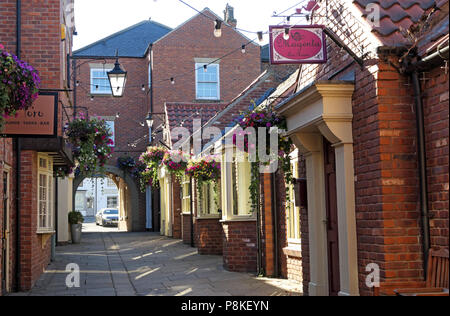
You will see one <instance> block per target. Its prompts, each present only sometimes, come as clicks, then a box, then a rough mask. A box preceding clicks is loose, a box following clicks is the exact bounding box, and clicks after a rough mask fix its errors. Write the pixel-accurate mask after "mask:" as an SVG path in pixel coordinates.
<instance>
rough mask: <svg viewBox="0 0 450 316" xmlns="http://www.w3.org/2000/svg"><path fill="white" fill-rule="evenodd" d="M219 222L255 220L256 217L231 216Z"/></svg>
mask: <svg viewBox="0 0 450 316" xmlns="http://www.w3.org/2000/svg"><path fill="white" fill-rule="evenodd" d="M220 222H221V223H227V222H256V218H255V217H254V216H246V217H233V218H228V219H223V220H221V221H220Z"/></svg>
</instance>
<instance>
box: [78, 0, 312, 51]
mask: <svg viewBox="0 0 450 316" xmlns="http://www.w3.org/2000/svg"><path fill="white" fill-rule="evenodd" d="M184 1H185V2H187V3H188V4H190V5H191V6H193V7H194V8H196V9H198V10H202V9H204V8H205V7H208V8H210V9H211V10H212V11H214V12H215V13H216V14H217V15H219V16H220V17H223V11H224V10H225V6H226V4H227V3H229V4H230V5H231V6H232V7H234V15H235V18H236V19H237V21H238V25H237V27H238V28H242V29H245V30H249V31H254V32H258V31H268V30H269V25H272V24H278V23H280V22H283V18H279V17H277V18H272V15H273V14H274V11H275V12H277V13H281V12H282V11H284V10H286V9H288V8H290V7H292V6H294V8H293V9H291V10H289V11H287V12H286V13H285V14H287V13H289V14H292V13H294V12H295V6H296V4H300V3H301V4H303V2H306V0H303V1H301V0H277V1H273V0H184ZM195 14H197V12H195V11H194V10H193V9H191V8H189V7H188V6H186V5H184V4H183V3H181V2H180V1H179V0H75V25H76V29H77V32H78V35H77V36H75V38H74V50H77V49H79V48H82V47H84V46H86V45H89V44H91V43H93V42H96V41H98V40H100V39H102V38H104V37H107V36H108V35H111V34H113V33H115V32H118V31H121V30H123V29H125V28H127V27H129V26H132V25H134V24H137V23H139V22H141V21H143V20H147V19H150V18H151V19H152V20H153V21H156V22H159V23H161V24H164V25H167V26H169V27H171V28H175V27H177V26H178V25H180V24H181V23H183V22H184V21H186V20H188V19H189V18H191V17H192V16H194V15H195ZM296 19H297V20H298V19H300V18H296ZM291 22H292V23H295V22H296V20H295V19H292V20H291ZM244 35H246V36H247V37H250V38H252V39H253V38H255V37H256V35H255V34H249V33H244ZM264 43H268V36H267V35H266V36H265V37H264Z"/></svg>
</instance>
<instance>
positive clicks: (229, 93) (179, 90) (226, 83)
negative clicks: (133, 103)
mask: <svg viewBox="0 0 450 316" xmlns="http://www.w3.org/2000/svg"><path fill="white" fill-rule="evenodd" d="M206 14H209V15H211V13H209V12H208V11H206ZM211 16H212V15H211ZM213 29H214V22H213V21H211V20H210V19H208V18H206V17H204V16H202V15H198V16H196V17H194V18H193V19H191V20H189V21H188V22H187V23H185V24H184V25H183V26H182V27H181V28H179V29H177V30H174V31H173V32H171V33H170V34H168V35H167V36H166V37H164V38H162V39H160V40H159V41H157V42H156V43H155V44H154V45H153V58H154V61H153V85H154V112H164V103H165V102H194V103H195V102H202V101H199V100H196V92H195V60H194V58H213V59H218V58H220V57H222V56H224V55H225V54H228V53H230V51H232V50H234V49H237V51H236V52H235V53H233V54H232V55H230V56H228V57H226V58H224V59H223V60H221V61H220V99H221V101H223V102H224V103H228V102H229V101H231V100H232V99H233V98H234V97H235V96H237V95H238V94H239V93H240V92H241V91H242V90H244V89H245V88H246V87H247V86H248V85H249V84H250V83H251V82H252V81H253V80H254V79H255V78H257V77H258V75H259V74H260V71H261V62H260V47H259V46H258V45H254V44H250V45H249V46H248V47H247V49H246V53H245V54H243V53H242V52H241V49H240V47H241V46H242V45H243V44H245V43H247V42H248V40H247V39H245V38H244V37H242V36H241V35H239V34H238V33H237V32H236V31H234V30H232V29H231V28H228V27H223V28H222V37H220V38H216V37H214V35H213ZM177 75H178V77H177ZM171 77H174V79H175V84H174V85H172V84H171V83H170V80H169V79H170V78H171ZM204 123H206V122H204Z"/></svg>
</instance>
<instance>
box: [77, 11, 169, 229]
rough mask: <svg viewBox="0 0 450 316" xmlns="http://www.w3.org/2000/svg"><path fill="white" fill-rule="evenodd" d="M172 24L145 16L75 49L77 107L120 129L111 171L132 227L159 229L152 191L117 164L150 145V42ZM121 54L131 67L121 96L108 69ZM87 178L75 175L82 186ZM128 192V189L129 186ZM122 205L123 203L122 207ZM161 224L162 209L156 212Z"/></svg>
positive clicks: (116, 133) (123, 225) (127, 222)
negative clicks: (150, 200) (149, 194)
mask: <svg viewBox="0 0 450 316" xmlns="http://www.w3.org/2000/svg"><path fill="white" fill-rule="evenodd" d="M170 30H171V29H170V28H168V27H166V26H164V25H162V24H159V23H157V22H154V21H151V20H148V21H142V22H140V23H138V24H136V25H133V26H131V27H129V28H127V29H125V30H122V31H120V32H117V33H115V34H112V35H110V36H108V37H106V38H104V39H102V40H99V41H97V42H95V43H92V44H90V45H88V46H86V47H84V48H81V49H79V50H77V51H75V52H74V61H73V65H72V66H73V69H74V74H75V75H74V76H73V85H74V91H75V108H76V110H77V112H78V113H80V112H81V113H86V114H88V115H90V116H100V117H102V118H104V119H105V120H106V121H107V122H108V124H109V126H110V128H111V129H112V130H113V133H114V143H115V144H114V154H113V157H112V158H111V159H110V160H109V162H108V165H107V171H108V174H109V175H110V176H112V177H113V178H114V179H115V180H116V181H117V184H118V188H119V194H121V196H122V199H121V201H119V204H120V205H122V207H119V208H121V218H122V220H121V221H120V226H121V228H122V229H125V230H128V231H143V230H145V229H150V230H151V229H156V230H158V229H159V226H158V225H156V226H155V227H153V226H152V221H151V220H150V221H149V220H148V219H147V217H148V216H149V215H148V214H151V213H150V212H149V210H148V208H149V206H148V205H147V201H146V195H145V194H144V193H141V192H140V189H139V184H138V183H136V181H135V180H134V179H133V178H131V177H130V176H129V175H125V176H124V174H123V172H122V171H121V170H120V169H119V168H118V167H117V160H118V158H120V157H125V156H130V157H133V158H135V159H136V160H137V158H138V157H139V156H140V154H141V153H142V152H144V151H145V150H146V148H147V146H148V144H149V135H148V134H149V129H148V127H147V124H146V123H145V119H146V117H147V114H148V113H149V112H150V96H151V69H150V62H149V58H148V54H149V47H150V45H151V44H152V43H154V42H155V41H156V40H158V39H159V38H161V37H162V36H164V35H165V34H167V33H168V32H170ZM116 53H117V54H118V57H119V62H120V65H121V67H122V68H123V69H124V70H125V71H127V85H126V87H125V92H124V95H123V96H122V97H120V98H115V97H113V96H112V91H111V88H110V84H109V81H108V77H107V72H108V71H110V70H112V69H113V68H114V63H115V61H116V57H115V56H116ZM82 180H83V179H82V178H81V177H79V178H77V179H75V183H74V188H73V189H74V191H76V190H77V187H78V185H79V183H81V181H82ZM127 187H128V188H129V190H128V191H124V190H125V188H127ZM120 205H119V206H120ZM153 215H154V216H155V218H154V219H153V218H152V220H153V222H155V223H157V222H158V221H157V216H158V214H157V213H155V214H153Z"/></svg>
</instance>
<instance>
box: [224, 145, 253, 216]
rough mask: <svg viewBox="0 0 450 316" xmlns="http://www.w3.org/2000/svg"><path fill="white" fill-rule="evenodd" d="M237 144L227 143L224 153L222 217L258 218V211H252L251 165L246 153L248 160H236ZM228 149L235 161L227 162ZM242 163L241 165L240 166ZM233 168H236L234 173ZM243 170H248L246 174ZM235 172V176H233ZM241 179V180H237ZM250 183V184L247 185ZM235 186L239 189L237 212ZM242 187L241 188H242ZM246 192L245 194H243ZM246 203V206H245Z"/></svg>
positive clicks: (245, 158) (245, 157)
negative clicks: (236, 208)
mask: <svg viewBox="0 0 450 316" xmlns="http://www.w3.org/2000/svg"><path fill="white" fill-rule="evenodd" d="M235 150H236V147H235V146H231V145H228V146H227V145H225V146H224V152H223V155H222V164H221V165H222V175H221V187H222V212H223V213H222V219H223V220H225V221H228V220H244V221H245V220H253V219H256V212H252V205H251V197H250V190H249V186H250V182H249V181H251V180H250V179H251V165H250V162H248V159H247V156H246V154H244V160H247V161H246V162H238V163H236V162H235V157H236V155H235ZM227 151H230V152H229V153H228V155H233V162H226V155H227ZM241 164H249V166H243V165H241ZM240 165H241V166H240ZM233 169H234V170H236V172H235V173H233ZM243 170H246V173H247V174H245V175H242V172H243ZM233 174H234V175H235V177H233ZM238 179H240V181H237V180H238ZM247 184H248V185H247ZM234 186H236V189H237V191H236V192H237V199H238V201H237V203H236V204H237V207H238V211H237V214H235V210H234V208H235V197H234ZM240 189H241V190H240ZM240 192H241V193H240ZM242 193H244V194H242ZM245 201H247V202H245ZM244 205H245V208H244Z"/></svg>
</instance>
